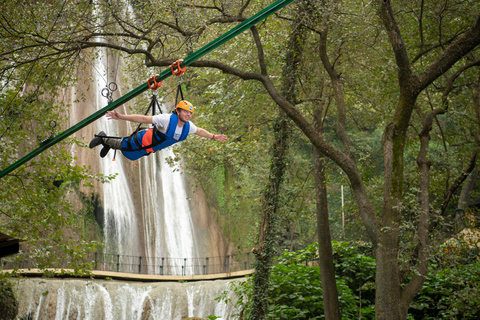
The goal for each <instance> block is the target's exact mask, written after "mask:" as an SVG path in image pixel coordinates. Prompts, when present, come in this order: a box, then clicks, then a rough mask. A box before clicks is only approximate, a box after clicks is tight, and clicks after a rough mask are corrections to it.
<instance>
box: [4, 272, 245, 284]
mask: <svg viewBox="0 0 480 320" xmlns="http://www.w3.org/2000/svg"><path fill="white" fill-rule="evenodd" d="M13 271H14V270H11V269H10V270H3V271H0V272H3V273H12V272H13ZM46 271H47V272H48V273H52V272H53V273H54V274H55V277H59V278H70V277H76V276H73V269H46V270H40V269H18V270H17V271H16V273H17V274H19V275H21V276H24V277H43V276H44V274H45V272H46ZM253 271H254V269H249V270H243V271H235V272H229V273H217V274H205V275H191V276H161V275H150V274H136V273H123V272H112V271H98V270H93V271H91V272H90V274H85V275H84V276H83V278H94V279H107V278H108V279H115V280H128V281H145V282H162V281H208V280H219V279H232V278H241V277H245V276H247V275H251V274H252V273H253Z"/></svg>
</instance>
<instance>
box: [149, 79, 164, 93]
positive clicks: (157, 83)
mask: <svg viewBox="0 0 480 320" xmlns="http://www.w3.org/2000/svg"><path fill="white" fill-rule="evenodd" d="M152 81H153V83H154V84H153V85H152V84H151V82H152ZM162 83H163V81H160V82H157V76H152V77H151V78H150V79H148V80H147V84H148V87H149V88H150V89H152V90H157V89H158V88H160V87H161V86H162Z"/></svg>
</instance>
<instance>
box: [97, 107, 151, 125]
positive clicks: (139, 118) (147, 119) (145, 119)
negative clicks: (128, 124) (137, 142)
mask: <svg viewBox="0 0 480 320" xmlns="http://www.w3.org/2000/svg"><path fill="white" fill-rule="evenodd" d="M105 116H106V117H107V119H108V120H111V119H115V120H126V121H132V122H137V123H146V124H152V123H153V122H152V118H153V117H152V116H144V115H141V114H120V113H118V112H117V110H113V111H107V113H106V114H105Z"/></svg>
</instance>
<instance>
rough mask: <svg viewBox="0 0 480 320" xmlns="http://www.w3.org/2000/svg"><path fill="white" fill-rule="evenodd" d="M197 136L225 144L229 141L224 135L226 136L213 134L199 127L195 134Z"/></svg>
mask: <svg viewBox="0 0 480 320" xmlns="http://www.w3.org/2000/svg"><path fill="white" fill-rule="evenodd" d="M195 134H196V135H199V136H200V137H204V138H209V139H213V140H215V141H218V142H221V143H225V141H227V139H228V138H227V136H226V135H224V134H213V133H210V132H208V131H207V130H205V129H202V128H198V127H197V132H195Z"/></svg>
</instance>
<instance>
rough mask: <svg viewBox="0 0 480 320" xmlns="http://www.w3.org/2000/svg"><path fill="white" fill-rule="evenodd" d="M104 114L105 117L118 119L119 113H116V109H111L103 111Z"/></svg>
mask: <svg viewBox="0 0 480 320" xmlns="http://www.w3.org/2000/svg"><path fill="white" fill-rule="evenodd" d="M105 116H106V117H107V119H108V120H112V119H115V120H120V116H121V114H120V113H118V112H117V110H113V111H107V113H105Z"/></svg>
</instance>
